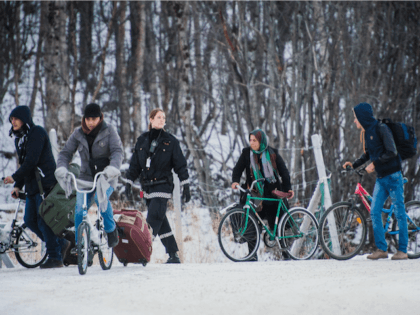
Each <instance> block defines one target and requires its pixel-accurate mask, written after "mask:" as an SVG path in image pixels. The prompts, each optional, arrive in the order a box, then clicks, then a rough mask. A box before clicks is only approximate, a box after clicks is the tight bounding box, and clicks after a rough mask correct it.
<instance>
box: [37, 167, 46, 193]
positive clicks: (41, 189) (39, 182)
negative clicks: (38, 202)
mask: <svg viewBox="0 0 420 315" xmlns="http://www.w3.org/2000/svg"><path fill="white" fill-rule="evenodd" d="M39 172H40V169H39V168H38V167H37V168H36V170H35V177H36V181H37V183H38V189H39V194H40V195H41V197H42V200H44V199H45V196H44V189H43V188H42V183H41V176H40V175H39Z"/></svg>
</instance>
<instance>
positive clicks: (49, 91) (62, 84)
mask: <svg viewBox="0 0 420 315" xmlns="http://www.w3.org/2000/svg"><path fill="white" fill-rule="evenodd" d="M41 5H46V6H48V9H47V10H45V11H46V12H47V14H48V16H47V17H44V18H46V21H47V27H46V41H45V54H44V67H45V73H46V99H45V101H46V105H47V112H48V115H47V117H46V118H47V120H46V122H45V127H46V129H47V131H49V130H50V129H52V128H55V129H56V130H57V136H58V139H59V140H67V138H68V137H69V136H70V133H71V131H72V128H71V120H70V119H69V117H71V113H72V106H71V103H70V101H69V94H70V90H69V68H68V47H67V41H66V24H67V8H66V2H62V1H48V2H42V4H41ZM45 11H44V12H45Z"/></svg>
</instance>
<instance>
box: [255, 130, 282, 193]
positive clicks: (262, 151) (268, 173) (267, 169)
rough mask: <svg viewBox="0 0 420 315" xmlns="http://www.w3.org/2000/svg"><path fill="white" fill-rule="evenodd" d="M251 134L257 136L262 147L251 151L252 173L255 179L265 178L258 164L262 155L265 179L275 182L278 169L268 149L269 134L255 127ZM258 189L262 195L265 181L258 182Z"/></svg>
mask: <svg viewBox="0 0 420 315" xmlns="http://www.w3.org/2000/svg"><path fill="white" fill-rule="evenodd" d="M251 135H253V136H254V137H255V138H257V140H258V142H259V143H260V148H259V150H258V151H254V150H252V149H251V151H250V160H251V170H252V173H253V174H254V178H255V179H260V178H264V176H263V175H262V173H261V171H260V168H259V166H258V157H259V156H261V162H262V167H263V171H264V175H265V179H266V180H267V181H268V182H269V183H275V182H276V181H277V178H276V170H275V169H274V168H273V164H272V163H271V159H270V152H269V149H268V140H267V135H266V134H265V132H264V131H262V130H261V129H255V130H254V131H252V132H251V133H250V134H249V136H251ZM257 189H258V192H259V193H260V194H261V196H262V195H263V194H264V182H263V183H261V182H260V183H257Z"/></svg>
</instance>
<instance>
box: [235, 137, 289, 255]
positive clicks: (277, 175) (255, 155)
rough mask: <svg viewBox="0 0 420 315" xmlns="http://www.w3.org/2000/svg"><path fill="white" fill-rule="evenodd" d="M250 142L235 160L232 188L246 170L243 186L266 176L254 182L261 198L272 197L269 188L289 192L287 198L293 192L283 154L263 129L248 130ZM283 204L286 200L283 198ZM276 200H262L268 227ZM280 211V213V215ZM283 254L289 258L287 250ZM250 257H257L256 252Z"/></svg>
mask: <svg viewBox="0 0 420 315" xmlns="http://www.w3.org/2000/svg"><path fill="white" fill-rule="evenodd" d="M249 144H250V146H249V147H247V148H244V149H243V150H242V154H241V156H240V157H239V160H238V162H237V163H236V165H235V167H234V168H233V172H232V189H237V188H236V186H237V185H239V181H240V179H241V176H242V173H243V171H244V170H246V186H247V188H249V187H250V186H251V183H252V182H253V181H254V180H256V179H260V178H265V181H264V182H262V183H257V184H256V186H254V189H255V190H256V193H257V194H258V195H260V196H262V197H264V198H274V197H273V195H272V193H271V192H272V191H273V190H275V189H277V190H280V191H283V192H289V193H290V197H289V199H291V198H293V196H294V192H293V190H292V186H291V183H290V175H289V170H288V169H287V167H286V164H285V163H284V160H283V158H282V157H281V156H280V154H279V153H278V151H277V150H276V149H274V148H272V147H270V146H268V140H267V136H266V134H265V132H264V131H263V130H261V129H256V130H254V131H252V132H251V133H250V134H249ZM285 203H286V206H288V204H287V200H285ZM277 208H278V202H277V201H263V203H262V209H261V212H259V213H258V214H259V216H260V217H261V218H266V219H267V221H268V225H269V226H270V229H271V230H274V226H275V218H276V215H277ZM282 215H283V211H281V213H280V217H281V216H282ZM283 257H284V258H285V259H288V258H289V257H288V255H287V253H286V252H283ZM253 260H258V257H257V256H255V258H254V259H253Z"/></svg>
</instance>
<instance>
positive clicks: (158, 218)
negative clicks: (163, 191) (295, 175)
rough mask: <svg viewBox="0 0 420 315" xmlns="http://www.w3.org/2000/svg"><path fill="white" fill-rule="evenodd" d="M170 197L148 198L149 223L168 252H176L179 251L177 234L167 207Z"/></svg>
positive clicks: (154, 234) (147, 219)
mask: <svg viewBox="0 0 420 315" xmlns="http://www.w3.org/2000/svg"><path fill="white" fill-rule="evenodd" d="M167 204H168V199H166V198H152V199H146V205H147V210H148V211H147V218H146V221H147V223H149V224H150V226H151V227H152V230H153V236H156V235H159V238H160V241H161V242H162V244H163V246H165V249H166V252H167V253H175V252H177V251H178V245H177V244H176V240H175V236H174V234H173V232H172V229H171V226H170V225H169V221H168V218H167V217H166V207H167Z"/></svg>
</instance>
